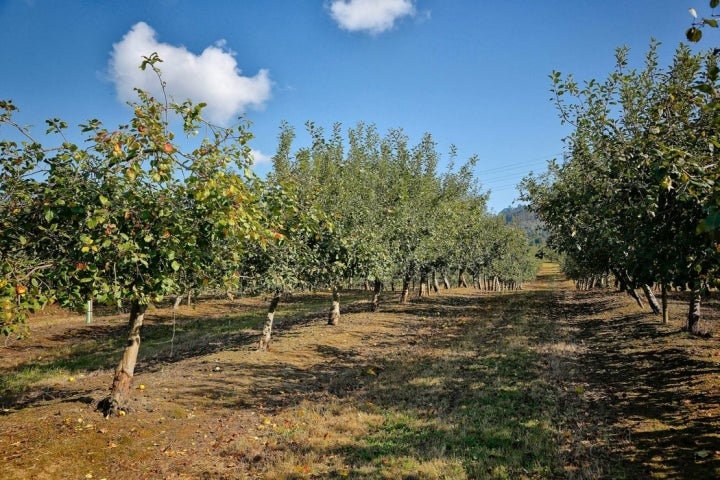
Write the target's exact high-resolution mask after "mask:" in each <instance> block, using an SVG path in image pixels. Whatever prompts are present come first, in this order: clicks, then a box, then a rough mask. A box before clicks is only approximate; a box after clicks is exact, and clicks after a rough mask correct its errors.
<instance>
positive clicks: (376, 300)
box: [370, 279, 382, 312]
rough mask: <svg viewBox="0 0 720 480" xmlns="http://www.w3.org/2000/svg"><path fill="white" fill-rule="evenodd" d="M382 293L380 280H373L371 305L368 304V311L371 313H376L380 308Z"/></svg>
mask: <svg viewBox="0 0 720 480" xmlns="http://www.w3.org/2000/svg"><path fill="white" fill-rule="evenodd" d="M381 291H382V282H381V281H380V280H377V279H376V280H375V285H374V288H373V298H372V303H371V304H370V311H371V312H377V311H378V308H380V292H381Z"/></svg>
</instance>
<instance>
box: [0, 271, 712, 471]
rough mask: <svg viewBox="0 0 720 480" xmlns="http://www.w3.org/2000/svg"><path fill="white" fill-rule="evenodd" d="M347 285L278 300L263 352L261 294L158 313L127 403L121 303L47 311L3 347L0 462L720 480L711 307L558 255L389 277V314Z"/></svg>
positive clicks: (21, 466)
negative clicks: (483, 273)
mask: <svg viewBox="0 0 720 480" xmlns="http://www.w3.org/2000/svg"><path fill="white" fill-rule="evenodd" d="M344 298H345V301H346V308H345V311H346V313H345V314H344V316H343V318H342V320H341V324H340V325H339V326H337V327H330V326H327V325H325V323H326V322H325V315H324V311H325V309H326V307H328V306H329V299H328V298H327V295H322V294H318V295H306V296H302V295H300V296H295V297H293V298H292V299H290V300H289V301H286V302H285V303H281V305H280V309H279V311H278V314H277V318H278V320H279V326H278V328H277V331H276V336H275V340H274V341H273V343H272V345H271V351H270V352H268V353H257V352H255V351H254V347H255V343H256V341H257V339H258V337H259V333H260V331H259V327H260V325H261V324H262V319H263V315H264V314H263V308H264V306H263V302H262V301H261V300H259V299H250V300H236V301H233V302H230V301H226V300H223V301H219V300H215V301H211V302H203V303H201V304H200V305H198V306H196V307H194V308H193V307H186V306H183V307H181V309H180V310H179V311H178V312H177V313H176V314H175V316H173V312H172V310H171V309H156V310H154V311H152V312H151V314H150V315H149V319H148V325H147V326H146V327H145V328H144V332H143V344H142V346H141V352H142V353H141V359H140V363H139V365H138V369H137V371H136V378H135V386H136V387H137V388H136V390H134V393H133V396H132V398H131V400H130V406H131V408H132V410H131V411H130V413H129V414H128V415H126V416H124V417H118V418H111V419H107V420H105V419H103V418H102V416H101V415H100V414H99V413H98V412H96V411H95V409H94V407H95V404H96V403H97V401H98V400H100V399H101V398H102V397H103V396H104V395H105V394H106V392H107V389H108V387H109V385H110V381H111V378H112V367H113V366H114V365H115V362H117V360H118V359H119V352H120V351H121V348H122V339H123V336H124V330H125V318H124V317H122V316H106V317H100V318H96V319H95V321H94V323H93V324H92V325H85V324H84V320H83V318H82V317H80V316H66V315H64V314H59V313H61V312H54V314H51V315H44V316H42V317H39V318H37V319H35V320H34V322H33V327H32V328H33V336H32V337H31V338H30V339H28V340H25V341H23V342H17V341H14V342H10V343H9V345H8V346H7V347H6V348H0V375H1V377H0V395H2V396H0V408H2V411H0V458H2V459H3V464H2V466H0V477H2V478H3V479H5V478H7V479H14V478H18V479H21V478H37V479H55V478H94V479H100V478H106V479H126V478H208V479H209V478H213V479H220V478H228V479H234V478H278V479H302V478H318V479H319V478H358V479H374V478H388V479H394V478H397V479H407V480H410V479H432V478H438V479H439V478H446V479H475V478H509V479H516V478H525V479H539V478H609V479H616V478H687V479H703V478H719V477H720V438H719V435H718V433H716V432H720V419H719V418H718V414H719V413H720V406H719V405H720V403H719V402H718V400H720V398H719V396H720V383H718V373H719V372H720V348H719V347H720V345H719V344H718V340H717V339H718V335H720V330H718V328H717V325H716V319H715V317H716V315H717V310H718V309H717V308H716V307H717V306H716V305H714V304H713V305H711V308H709V309H708V308H706V309H705V314H706V315H707V316H708V317H709V320H708V322H707V323H706V326H707V327H708V328H709V329H710V330H711V331H713V332H714V336H713V337H711V338H691V337H688V336H687V335H686V334H685V333H682V332H681V331H680V329H681V325H682V321H681V319H682V317H683V314H684V313H685V312H684V306H683V305H681V304H680V303H679V301H680V299H679V298H678V299H674V302H673V303H672V308H673V314H674V315H673V317H674V318H675V319H676V320H674V321H673V322H671V324H669V325H661V324H660V323H659V320H658V319H657V317H654V316H652V315H651V314H649V313H645V312H642V311H640V310H639V309H638V308H637V307H636V306H634V305H633V304H632V302H631V300H630V299H629V298H628V297H626V296H625V295H623V294H617V293H613V292H608V291H604V292H577V291H575V290H573V289H572V288H571V285H570V284H569V283H568V282H562V281H561V280H560V279H559V278H558V276H557V274H556V273H555V272H554V271H553V270H551V269H549V268H547V267H546V269H545V270H544V274H543V276H541V278H539V280H538V282H535V283H534V284H533V285H530V286H528V287H527V288H526V289H525V290H523V291H519V292H505V293H502V294H487V293H481V292H478V291H474V290H471V289H455V290H451V291H450V292H444V293H443V294H442V295H441V296H436V297H431V298H423V299H416V300H415V301H413V302H412V303H410V304H408V305H405V306H400V305H396V304H395V298H394V296H393V295H392V294H391V293H389V292H388V293H387V294H386V297H385V303H384V304H383V306H382V312H380V313H378V314H369V313H366V312H365V309H366V307H367V299H368V298H369V294H365V293H362V292H360V293H353V294H352V295H349V294H347V295H345V297H344ZM711 303H712V302H711ZM681 309H682V310H681ZM141 386H142V387H143V388H142V389H140V388H139V387H141Z"/></svg>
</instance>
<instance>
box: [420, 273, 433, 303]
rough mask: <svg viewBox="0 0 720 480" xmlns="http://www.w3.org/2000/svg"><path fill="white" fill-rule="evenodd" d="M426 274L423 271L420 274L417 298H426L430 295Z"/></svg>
mask: <svg viewBox="0 0 720 480" xmlns="http://www.w3.org/2000/svg"><path fill="white" fill-rule="evenodd" d="M427 285H428V274H427V272H426V271H425V270H423V271H422V272H420V290H419V291H418V297H427V296H429V295H430V293H429V292H428V288H427Z"/></svg>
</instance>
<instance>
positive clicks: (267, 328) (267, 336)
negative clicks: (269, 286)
mask: <svg viewBox="0 0 720 480" xmlns="http://www.w3.org/2000/svg"><path fill="white" fill-rule="evenodd" d="M280 296H281V295H280V290H275V293H274V294H273V297H272V300H270V306H269V307H268V311H267V317H266V319H265V325H264V326H263V331H262V337H260V342H259V343H258V352H267V351H268V350H270V340H271V337H272V329H273V320H274V319H275V310H277V306H278V304H279V303H280Z"/></svg>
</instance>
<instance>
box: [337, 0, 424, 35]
mask: <svg viewBox="0 0 720 480" xmlns="http://www.w3.org/2000/svg"><path fill="white" fill-rule="evenodd" d="M330 15H331V16H332V18H333V19H334V20H335V21H336V22H337V23H338V25H340V27H341V28H344V29H345V30H349V31H351V32H355V31H367V32H370V33H372V34H377V33H382V32H384V31H385V30H389V29H391V28H392V27H393V25H394V24H395V20H397V19H399V18H402V17H405V16H408V15H409V16H412V15H415V6H414V5H413V0H333V1H332V3H331V4H330Z"/></svg>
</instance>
